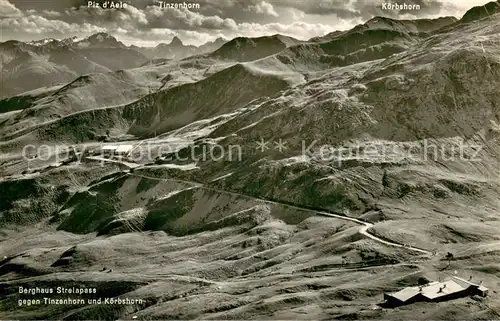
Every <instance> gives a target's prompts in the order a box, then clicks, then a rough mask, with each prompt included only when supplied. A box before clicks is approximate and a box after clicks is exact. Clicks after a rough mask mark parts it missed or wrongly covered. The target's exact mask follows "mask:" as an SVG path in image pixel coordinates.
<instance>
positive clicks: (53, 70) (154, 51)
mask: <svg viewBox="0 0 500 321" xmlns="http://www.w3.org/2000/svg"><path fill="white" fill-rule="evenodd" d="M224 43H225V40H224V39H222V38H218V39H216V40H215V41H213V42H207V43H205V44H203V45H201V46H199V47H196V46H190V45H184V44H183V43H182V41H181V40H180V39H179V38H178V37H174V38H173V40H172V41H171V42H170V43H169V44H165V43H161V44H159V45H157V46H156V47H154V48H147V47H137V46H134V45H132V46H129V47H127V46H126V45H124V44H123V43H122V42H120V41H118V40H117V39H116V38H115V37H113V36H111V35H109V34H106V33H102V32H101V33H97V34H93V35H91V36H89V37H87V38H84V39H79V38H76V37H72V38H66V39H62V40H57V39H42V40H37V41H31V42H28V43H24V42H21V41H15V40H11V41H6V42H3V43H0V58H1V61H2V70H1V73H2V92H1V94H0V97H1V98H6V97H9V96H12V95H16V94H19V93H22V92H25V91H28V90H32V89H36V88H38V87H42V86H49V87H50V86H53V85H56V84H61V83H64V82H68V81H71V80H72V79H74V78H76V77H78V76H80V75H84V74H88V73H105V72H111V71H117V70H122V69H130V68H135V67H139V66H141V65H142V64H144V63H146V62H148V61H150V60H152V59H157V58H164V59H182V58H185V57H188V56H191V55H197V54H203V53H207V52H210V51H213V50H215V49H217V48H219V47H220V46H222V44H224ZM116 57H119V59H117V58H116Z"/></svg>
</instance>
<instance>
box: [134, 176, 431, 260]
mask: <svg viewBox="0 0 500 321" xmlns="http://www.w3.org/2000/svg"><path fill="white" fill-rule="evenodd" d="M129 175H130V176H136V177H141V178H146V179H152V180H159V181H175V182H182V183H186V184H192V185H195V186H197V187H200V188H203V189H206V190H209V191H214V192H218V193H225V194H230V195H234V196H239V197H244V198H249V199H253V200H258V201H261V202H263V203H266V204H274V205H280V206H284V207H288V208H293V209H297V210H301V211H304V212H309V213H314V214H315V215H321V216H327V217H334V218H337V219H341V220H345V221H350V222H354V223H356V224H359V225H361V227H360V228H359V233H361V234H362V235H364V236H366V237H368V238H370V239H372V240H374V241H376V242H378V243H381V244H385V245H389V246H393V247H399V248H405V249H408V250H411V251H415V252H419V253H422V254H429V255H432V252H431V251H427V250H425V249H422V248H418V247H414V246H410V245H405V244H401V243H397V242H393V241H389V240H384V239H382V238H380V237H378V236H376V235H374V234H371V233H370V231H369V229H370V228H371V227H373V226H374V224H373V223H369V222H365V221H362V220H359V219H356V218H353V217H349V216H345V215H340V214H335V213H330V212H326V211H316V210H311V209H308V208H303V207H300V206H295V205H290V204H286V203H281V202H276V201H270V200H265V199H261V198H258V197H253V196H249V195H245V194H240V193H235V192H230V191H225V190H219V189H216V188H211V187H207V186H204V185H201V184H200V183H196V182H190V181H183V180H178V179H169V178H158V177H153V176H146V175H138V174H132V173H129Z"/></svg>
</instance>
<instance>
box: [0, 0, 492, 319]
mask: <svg viewBox="0 0 500 321" xmlns="http://www.w3.org/2000/svg"><path fill="white" fill-rule="evenodd" d="M499 8H500V2H498V1H496V2H491V3H488V4H486V5H485V6H480V7H474V8H471V9H470V10H468V11H467V12H466V13H465V14H464V15H463V17H461V18H460V19H458V18H454V17H442V18H439V19H419V20H396V19H391V18H387V17H374V18H372V19H370V20H368V21H366V22H365V23H363V24H360V25H357V26H355V27H354V28H352V29H350V30H345V31H335V32H332V33H329V34H327V35H325V36H322V37H316V38H313V39H309V40H307V41H302V40H297V39H294V38H291V37H287V36H284V35H270V36H261V37H254V38H247V37H237V38H234V39H231V40H228V41H225V40H219V41H218V42H217V41H216V42H214V43H212V44H211V45H209V46H208V47H205V49H200V47H199V48H198V49H196V48H193V47H191V46H185V45H183V44H182V42H181V41H180V40H179V39H174V40H173V41H172V43H170V44H168V45H159V46H157V47H156V48H149V49H147V50H146V49H141V48H138V47H127V46H124V45H123V44H120V42H119V41H117V40H116V39H114V38H113V37H111V36H108V35H105V34H98V35H93V36H91V37H89V38H86V39H71V40H68V39H67V40H64V41H59V40H52V41H39V42H37V43H22V42H16V41H9V42H5V43H2V44H0V53H1V55H2V57H3V59H4V65H3V69H6V70H8V71H9V72H10V73H9V74H8V77H10V78H6V79H5V85H6V86H7V87H6V88H11V89H10V90H11V93H7V94H5V96H4V98H3V99H1V100H0V137H1V141H0V188H1V190H2V197H1V198H0V258H1V257H3V260H0V294H1V295H0V311H1V312H0V318H5V319H14V318H16V319H26V320H33V319H75V320H76V319H103V320H118V319H120V320H130V319H132V320H135V319H137V320H160V319H161V320H163V319H213V320H222V319H224V320H232V319H234V320H242V319H246V320H247V319H248V320H250V319H255V320H261V319H280V320H282V319H293V320H296V319H299V320H311V319H315V320H347V319H349V320H350V319H353V320H354V319H356V320H367V319H373V320H382V319H384V320H406V319H418V320H429V319H442V320H445V319H446V320H447V319H481V320H491V319H496V318H498V311H500V300H499V299H498V293H499V291H500V286H499V283H498V271H499V270H500V265H499V264H498V262H499V259H500V257H499V253H500V237H499V235H498V231H499V229H500V223H499V220H498V214H499V212H500V202H499V199H500V173H499V172H498V168H500V147H499V146H500V144H499V143H500V41H499V39H500V38H499V37H498V35H499V34H500V14H499V12H498V11H499ZM485 12H487V13H486V14H485ZM173 48H182V49H179V51H176V50H174V49H173ZM112 52H113V53H114V54H112V55H110V53H112ZM158 52H161V54H158V55H156V53H158ZM174 54H175V55H176V57H173V56H170V57H166V56H165V55H167V56H168V55H174ZM118 55H119V56H118ZM122 55H123V57H124V61H123V62H122V61H119V59H111V58H117V57H120V58H121V57H122ZM177 55H179V56H177ZM109 57H111V58H109ZM179 57H182V58H180V59H179ZM26 64H28V65H27V66H28V67H29V68H27V67H25V65H26ZM126 65H129V66H127V67H126V68H120V67H125V66H126ZM14 71H18V73H15V72H14ZM21 71H22V72H21ZM35 72H36V73H37V75H39V76H40V77H39V78H38V81H39V82H38V83H35V81H33V82H31V83H30V82H29V80H30V77H34V76H33V75H34V73H35ZM65 77H67V78H68V79H69V80H64V79H66V78H65ZM9 86H10V87H9ZM28 87H30V88H28ZM27 90H28V91H27ZM117 145H124V146H123V147H124V148H129V146H132V147H131V148H130V149H128V152H127V154H121V155H115V156H109V155H107V154H104V153H101V152H102V150H101V149H103V148H104V147H106V148H107V149H106V150H109V149H113V148H116V146H117ZM451 276H455V277H461V278H462V279H467V280H470V281H471V282H474V283H475V284H481V285H482V286H483V287H485V288H488V289H489V292H488V295H487V296H485V297H480V296H477V295H475V296H466V295H464V296H462V297H459V296H458V295H457V296H456V297H453V298H450V299H449V300H442V301H440V302H414V303H411V304H408V305H406V306H402V307H399V308H388V307H387V306H385V305H383V304H381V303H382V302H383V300H384V297H385V296H384V294H385V293H388V292H391V293H392V292H396V291H399V290H402V289H404V288H406V287H416V286H421V287H423V286H424V285H425V284H427V283H429V282H433V281H439V280H442V279H445V278H449V277H451ZM34 285H37V286H41V287H54V288H55V287H57V286H63V287H68V288H70V287H81V288H92V287H96V288H97V291H99V293H98V294H99V296H109V297H113V298H120V299H126V298H129V299H130V298H134V299H140V300H141V301H140V302H139V301H138V302H133V303H131V304H126V305H125V304H124V305H115V306H112V307H111V306H104V305H99V304H87V303H82V304H79V305H59V306H57V307H55V306H51V305H32V306H28V305H22V304H21V305H20V304H19V299H20V294H19V287H21V286H22V287H24V288H27V287H30V286H31V287H32V286H34ZM441 291H443V289H441ZM445 291H447V290H445ZM438 293H440V292H438ZM91 298H94V297H92V296H91Z"/></svg>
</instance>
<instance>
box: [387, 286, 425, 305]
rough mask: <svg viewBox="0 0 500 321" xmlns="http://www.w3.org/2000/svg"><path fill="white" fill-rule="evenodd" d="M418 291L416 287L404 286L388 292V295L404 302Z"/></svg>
mask: <svg viewBox="0 0 500 321" xmlns="http://www.w3.org/2000/svg"><path fill="white" fill-rule="evenodd" d="M419 293H420V291H419V288H418V287H411V288H404V289H402V290H401V291H398V292H394V293H389V294H388V295H389V296H391V297H393V298H395V299H398V300H399V301H401V302H405V301H408V300H409V299H411V298H413V297H414V296H415V295H417V294H419Z"/></svg>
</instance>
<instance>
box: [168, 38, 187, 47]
mask: <svg viewBox="0 0 500 321" xmlns="http://www.w3.org/2000/svg"><path fill="white" fill-rule="evenodd" d="M170 45H174V46H184V44H183V43H182V40H181V39H179V37H177V36H175V37H174V38H172V41H171V42H170Z"/></svg>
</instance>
